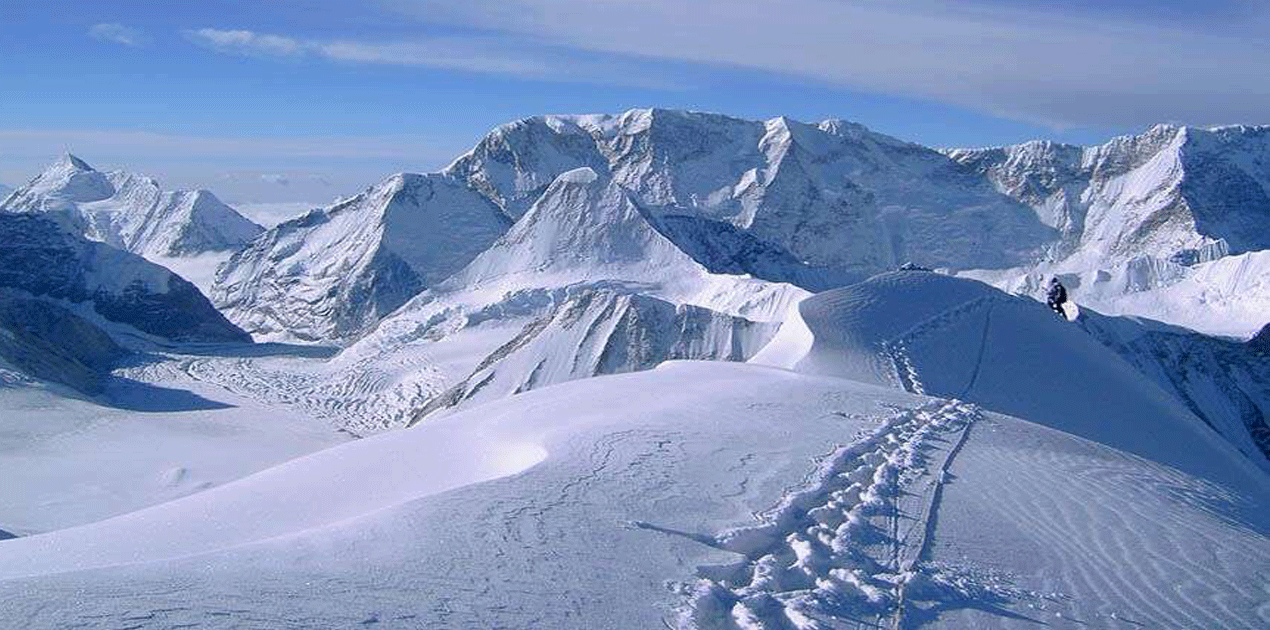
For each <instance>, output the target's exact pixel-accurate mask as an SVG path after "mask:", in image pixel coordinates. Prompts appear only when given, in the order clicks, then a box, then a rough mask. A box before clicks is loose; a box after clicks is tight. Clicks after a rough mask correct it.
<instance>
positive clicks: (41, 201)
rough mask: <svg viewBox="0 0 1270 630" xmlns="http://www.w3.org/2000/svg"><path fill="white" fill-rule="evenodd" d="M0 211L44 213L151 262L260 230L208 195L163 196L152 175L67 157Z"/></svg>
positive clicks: (242, 239) (221, 246) (218, 248)
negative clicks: (104, 167) (100, 168)
mask: <svg viewBox="0 0 1270 630" xmlns="http://www.w3.org/2000/svg"><path fill="white" fill-rule="evenodd" d="M0 211H4V212H35V213H42V214H46V215H48V216H49V218H51V219H53V220H55V221H57V222H58V223H59V224H61V225H62V226H63V227H64V228H66V229H68V230H70V231H72V232H75V233H77V234H80V235H82V236H84V237H85V238H88V239H90V240H95V241H101V242H104V243H107V244H110V245H113V246H115V247H119V248H121V249H125V250H127V251H130V252H133V253H135V254H140V255H142V256H145V257H147V258H150V259H152V260H155V261H157V262H166V260H165V259H167V258H170V257H187V256H195V255H200V254H204V253H208V252H227V251H229V250H233V249H236V248H238V247H241V246H242V245H244V244H246V243H247V242H248V241H250V240H251V239H253V238H255V237H256V235H258V234H259V233H260V232H261V231H262V229H263V228H261V227H260V226H258V225H256V224H255V223H252V222H251V221H250V220H248V219H247V218H245V217H243V216H242V215H240V214H238V212H237V211H235V210H234V209H233V208H230V207H229V206H227V205H225V204H224V203H221V201H220V200H219V199H217V198H216V196H215V195H214V194H212V193H211V192H209V191H206V190H179V191H164V190H162V189H161V188H160V186H159V183H158V182H157V181H156V180H154V179H153V178H150V177H146V176H143V175H136V174H133V173H127V172H124V171H110V172H101V171H98V170H96V169H94V168H93V167H92V166H90V165H89V164H88V163H87V162H85V161H84V160H82V159H80V158H78V157H76V156H74V155H72V154H70V153H67V154H65V155H63V156H62V157H60V158H58V159H57V160H56V161H54V162H53V163H52V164H51V165H49V167H48V168H47V169H45V170H44V172H43V173H41V174H40V175H38V176H36V177H35V178H34V179H32V180H31V181H30V182H29V183H28V184H27V185H25V186H23V187H22V188H20V189H18V190H16V191H14V192H13V194H12V195H10V196H8V197H7V198H5V199H4V200H3V201H0Z"/></svg>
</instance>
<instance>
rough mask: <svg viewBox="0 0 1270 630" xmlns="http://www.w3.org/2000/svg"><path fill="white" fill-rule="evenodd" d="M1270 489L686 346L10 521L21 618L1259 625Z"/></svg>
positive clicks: (12, 614) (10, 574) (5, 547)
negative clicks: (200, 480) (40, 521)
mask: <svg viewBox="0 0 1270 630" xmlns="http://www.w3.org/2000/svg"><path fill="white" fill-rule="evenodd" d="M1140 439H1141V440H1143V441H1150V440H1154V439H1156V438H1155V437H1153V436H1150V435H1146V434H1143V435H1141V436H1140ZM1215 465H1217V466H1221V465H1224V466H1226V467H1227V468H1226V469H1227V471H1228V472H1231V473H1232V474H1231V475H1229V477H1230V478H1236V477H1238V474H1237V472H1236V471H1234V470H1233V469H1235V468H1237V467H1238V465H1237V464H1236V463H1234V460H1233V459H1227V460H1224V462H1218V463H1217V464H1215ZM1244 482H1245V483H1233V482H1218V481H1213V480H1212V479H1210V478H1204V477H1196V476H1194V475H1191V474H1189V473H1188V472H1186V471H1184V470H1179V469H1177V468H1173V467H1170V466H1168V465H1165V464H1160V463H1158V462H1154V461H1151V460H1148V459H1143V458H1141V457H1137V456H1134V455H1131V454H1128V453H1125V452H1123V451H1118V450H1116V449H1113V448H1110V447H1108V446H1106V445H1103V444H1099V443H1096V442H1092V441H1089V440H1084V439H1080V438H1078V437H1074V436H1072V435H1069V434H1064V433H1062V432H1060V431H1056V430H1052V429H1047V428H1044V427H1040V426H1037V425H1035V424H1032V423H1030V422H1027V421H1023V420H1019V419H1014V418H1009V417H1005V416H999V415H996V414H993V413H990V412H987V411H985V410H983V409H979V408H976V407H975V406H973V405H970V404H967V403H962V402H957V401H946V400H933V399H930V398H926V397H920V396H914V395H912V394H908V393H905V392H901V391H898V390H894V389H886V388H879V387H875V386H869V385H864V384H860V383H857V382H852V381H847V380H841V379H836V378H824V377H817V376H810V375H806V374H797V373H793V372H789V371H785V370H773V369H769V368H761V367H757V366H752V365H739V364H729V363H721V362H675V363H669V364H666V365H663V366H662V367H660V368H658V369H655V370H651V371H645V372H640V373H634V374H623V375H615V376H606V377H599V378H593V379H584V380H580V381H576V382H571V383H565V384H561V385H556V386H552V387H545V388H542V389H537V390H534V391H531V392H527V393H525V394H522V395H520V396H516V397H512V398H507V399H503V400H499V401H495V402H491V403H489V404H485V405H480V406H477V407H473V408H471V409H467V410H463V411H460V412H457V413H455V414H452V415H449V416H447V417H444V418H438V419H436V420H433V421H429V422H426V423H423V424H421V425H419V426H417V427H414V428H412V429H408V430H404V431H395V432H390V433H386V434H383V435H380V436H376V437H373V438H368V439H364V440H358V441H355V442H352V443H348V444H344V445H341V446H338V447H335V448H332V449H330V450H327V451H323V452H319V453H315V454H313V455H309V456H307V457H303V458H300V459H297V460H293V461H291V462H288V463H286V464H283V465H281V466H277V467H275V468H272V469H269V470H266V471H263V472H261V473H258V474H255V475H252V476H250V477H247V478H245V479H242V480H240V481H238V482H234V483H229V484H225V485H223V486H219V487H217V488H213V489H211V490H207V491H204V492H200V493H198V494H194V495H191V496H188V497H185V498H182V499H179V500H177V501H174V502H171V503H167V504H164V505H160V506H156V507H153V508H149V509H146V510H141V511H138V512H134V513H131V514H126V515H122V516H119V517H115V518H112V519H108V520H105V521H101V522H98V523H93V524H90V525H86V526H82V527H77V528H71V529H65V530H61V531H55V532H49V533H46V534H41V535H36V536H27V537H22V538H18V539H15V540H8V541H4V542H3V543H0V575H2V576H3V578H0V610H4V611H5V614H6V616H7V618H8V619H12V620H15V622H16V623H17V625H20V626H22V627H30V628H53V627H65V626H75V625H77V626H81V627H86V628H114V627H121V626H123V627H126V626H127V625H129V624H131V625H137V624H141V625H143V626H144V625H147V624H149V625H154V626H157V627H171V626H183V625H190V624H196V625H201V626H206V627H211V628H230V627H242V626H244V625H247V626H261V627H275V626H285V625H298V626H310V627H313V626H338V627H344V626H356V625H358V624H364V625H379V626H384V627H394V628H416V627H443V628H473V627H508V628H521V627H553V628H603V627H623V628H626V627H635V628H656V627H663V626H667V625H670V626H672V627H673V626H674V625H675V623H676V622H679V623H680V625H681V626H683V627H699V628H728V629H732V630H734V629H735V628H738V627H754V628H785V629H788V628H801V629H809V628H835V627H844V626H847V627H849V626H850V625H851V624H857V625H858V624H867V625H869V626H871V627H915V626H920V625H927V624H931V625H935V626H937V627H965V628H982V627H1035V626H1036V625H1037V624H1038V623H1044V624H1046V625H1048V626H1054V627H1067V626H1068V624H1074V625H1081V626H1089V627H1116V626H1118V625H1121V624H1127V625H1130V626H1145V627H1179V628H1194V629H1197V630H1198V629H1201V628H1213V627H1222V628H1258V627H1261V626H1263V625H1264V623H1265V622H1266V621H1267V617H1266V611H1265V609H1264V595H1265V594H1264V590H1263V588H1262V586H1261V581H1260V580H1259V577H1258V575H1257V572H1258V571H1259V570H1260V569H1261V567H1264V566H1265V563H1266V562H1267V561H1270V549H1268V548H1267V546H1266V545H1265V541H1264V534H1263V533H1262V532H1265V531H1266V530H1267V526H1268V525H1270V523H1267V521H1266V514H1265V512H1264V510H1259V509H1257V508H1258V506H1263V505H1264V504H1265V502H1266V501H1267V500H1270V496H1267V494H1266V489H1265V485H1264V477H1258V478H1256V479H1252V480H1248V479H1245V480H1244ZM1249 482H1251V483H1249ZM314 497H320V500H315V499H314ZM756 514H757V515H759V518H758V519H757V520H756V519H755V516H754V515H756ZM984 515H989V516H987V517H984ZM698 567H700V568H699V569H698ZM698 571H699V572H700V573H698ZM55 604H56V605H55ZM746 624H749V625H746Z"/></svg>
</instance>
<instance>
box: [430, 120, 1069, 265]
mask: <svg viewBox="0 0 1270 630" xmlns="http://www.w3.org/2000/svg"><path fill="white" fill-rule="evenodd" d="M575 168H591V169H593V170H595V171H596V172H599V173H602V174H603V175H604V176H606V177H611V178H612V179H613V180H614V181H616V182H618V183H619V184H621V185H622V186H623V187H624V188H625V189H626V190H628V191H630V194H631V195H632V196H633V198H634V200H635V201H636V202H637V203H638V204H640V205H641V206H643V207H645V208H647V209H648V211H649V212H650V213H652V215H654V216H656V217H662V216H667V215H682V216H691V217H698V218H701V219H703V220H707V221H717V222H722V223H727V224H730V225H732V226H734V227H736V228H737V229H740V230H742V231H743V232H745V233H746V234H748V235H750V236H752V237H754V238H757V239H759V240H760V241H761V242H763V243H764V244H765V246H766V247H767V248H773V249H775V250H783V251H786V252H789V254H790V255H792V256H793V257H794V259H795V260H797V261H798V262H799V264H798V265H795V266H794V267H791V268H787V269H782V268H781V267H777V266H773V265H771V263H774V262H777V261H776V259H771V260H770V261H769V264H768V265H764V266H753V267H751V268H750V269H747V271H751V272H754V271H760V272H763V273H770V274H771V275H770V276H766V275H765V276H763V277H769V278H770V279H780V280H785V279H789V278H793V277H796V276H797V274H800V273H807V271H806V270H803V269H802V268H803V267H806V268H808V269H820V268H825V269H826V271H821V272H820V273H821V274H824V273H845V272H846V271H851V272H854V273H856V274H867V273H872V272H876V271H879V270H882V269H885V268H889V267H893V266H894V265H896V264H898V263H900V262H903V261H905V260H909V259H914V260H918V261H919V262H922V263H924V264H927V265H945V266H952V267H956V268H974V267H1004V266H1011V265H1015V264H1020V263H1022V262H1024V261H1027V260H1029V259H1030V257H1031V256H1033V255H1035V254H1036V253H1037V252H1038V251H1039V248H1040V247H1041V246H1042V245H1044V244H1045V243H1046V242H1047V241H1049V240H1050V239H1051V238H1053V233H1052V231H1051V230H1050V229H1049V228H1047V227H1046V226H1044V225H1042V224H1041V223H1040V221H1038V220H1037V218H1036V216H1035V213H1034V212H1033V211H1032V210H1031V209H1030V208H1028V207H1026V206H1024V205H1022V204H1020V203H1018V202H1016V201H1014V200H1013V199H1010V198H1009V197H1007V196H1005V195H1002V194H1000V193H998V192H997V191H996V190H994V189H993V188H992V186H991V185H990V184H989V183H988V181H987V180H986V179H984V178H982V177H978V176H976V175H975V174H974V173H973V172H971V171H970V170H969V169H966V168H964V167H962V166H961V165H959V164H957V163H956V162H953V161H952V160H950V159H948V158H947V157H945V156H943V155H942V154H940V153H938V152H936V151H933V150H930V149H926V148H924V147H920V146H918V145H914V144H908V143H904V142H901V141H899V140H896V139H894V138H890V137H887V136H884V135H881V134H877V133H874V132H871V131H869V130H867V129H865V128H864V127H861V126H859V125H854V124H851V123H845V122H842V121H826V122H823V123H820V124H819V125H808V124H803V123H798V122H795V121H792V120H789V119H786V118H776V119H772V120H769V121H767V122H755V121H746V120H740V119H735V118H729V117H727V116H720V115H715V114H702V113H695V112H678V111H668V110H660V109H653V110H632V111H628V112H626V113H624V114H621V115H618V116H545V117H536V118H527V119H524V120H521V121H517V122H515V123H511V124H508V125H504V126H502V127H500V128H498V129H496V130H495V131H494V132H493V133H491V134H490V135H489V136H487V137H486V138H485V139H484V140H482V141H481V142H480V143H479V144H478V145H477V146H476V148H474V149H473V150H472V151H471V152H469V153H468V154H467V155H464V156H463V157H460V158H459V159H458V160H456V161H455V163H454V164H452V165H451V166H450V167H449V168H448V169H447V172H448V173H451V174H453V175H455V176H458V177H461V178H463V179H465V180H466V181H468V182H470V183H471V185H472V186H473V187H475V188H476V189H477V190H481V191H482V192H484V193H485V194H486V195H488V196H489V197H490V198H491V199H493V200H494V201H495V202H497V203H499V204H500V206H501V207H502V208H503V209H504V210H505V211H506V212H507V213H508V214H510V215H512V216H520V215H521V214H522V213H524V212H526V211H527V210H528V208H530V207H531V206H532V205H533V204H534V203H535V202H536V201H537V200H538V198H539V197H540V196H541V194H542V193H543V192H544V191H545V190H546V189H547V186H548V185H549V184H550V182H552V181H553V180H554V179H555V177H557V176H558V175H560V174H561V173H564V172H566V171H569V170H571V169H575ZM681 236H683V237H684V238H685V239H686V238H688V237H690V235H688V234H681ZM683 247H684V249H685V250H687V251H689V253H691V254H693V255H694V256H696V255H701V254H702V253H704V252H703V249H702V248H703V247H704V248H706V250H709V249H710V246H709V244H705V245H702V244H692V243H684V244H683ZM702 262H704V263H706V264H708V265H709V264H713V263H711V261H708V260H703V261H702ZM782 266H783V265H782Z"/></svg>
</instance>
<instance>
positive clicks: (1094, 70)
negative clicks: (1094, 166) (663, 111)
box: [379, 0, 1270, 127]
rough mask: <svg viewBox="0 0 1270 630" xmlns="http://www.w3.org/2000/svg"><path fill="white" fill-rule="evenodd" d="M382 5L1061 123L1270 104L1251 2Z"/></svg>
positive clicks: (1208, 120)
mask: <svg viewBox="0 0 1270 630" xmlns="http://www.w3.org/2000/svg"><path fill="white" fill-rule="evenodd" d="M379 2H380V4H381V5H382V6H384V7H387V8H389V9H391V10H394V11H396V12H398V13H399V14H401V15H403V16H405V17H406V18H407V19H409V18H411V17H413V18H414V19H417V20H418V21H419V22H420V23H421V24H423V23H428V24H438V23H439V24H445V25H448V26H453V27H462V28H469V29H470V28H478V29H485V30H488V31H490V32H498V33H504V34H506V36H508V37H532V38H535V39H536V40H538V41H543V42H548V43H551V44H553V45H556V46H560V47H564V48H571V49H573V50H576V51H592V52H597V53H604V54H611V55H626V56H630V57H632V58H655V59H662V60H673V61H677V62H687V63H695V64H717V65H721V66H727V67H741V68H749V69H753V70H758V71H762V72H773V73H778V74H785V75H789V76H797V77H803V78H810V79H813V80H819V81H823V82H826V83H829V84H836V85H840V86H844V87H848V88H851V89H857V90H862V91H868V92H875V93H882V94H891V95H897V96H905V97H915V98H920V99H928V100H932V101H937V102H943V103H950V104H954V105H960V106H964V107H969V108H971V109H975V110H978V111H983V112H986V113H989V114H994V115H1000V116H1005V117H1009V118H1014V119H1019V120H1027V121H1030V122H1036V123H1042V124H1046V125H1050V126H1054V127H1064V126H1081V125H1141V124H1147V123H1151V122H1159V121H1163V120H1177V121H1182V122H1187V123H1191V124H1219V123H1226V122H1254V123H1256V122H1267V120H1266V115H1267V114H1266V112H1270V88H1268V87H1266V86H1267V85H1270V83H1267V82H1266V81H1265V80H1264V68H1265V67H1266V66H1267V65H1270V46H1266V41H1267V40H1266V35H1265V33H1266V32H1267V29H1270V6H1267V5H1266V4H1265V3H1256V2H1249V1H1246V0H1212V1H1211V2H1199V1H1197V0H1196V1H1184V0H1161V2H1156V3H1151V2H1145V1H1142V0H1136V1H1135V2H1134V6H1135V7H1136V9H1135V10H1133V11H1124V10H1112V9H1109V8H1107V6H1106V5H1112V4H1116V3H1098V2H1093V1H1091V0H1080V1H1078V2H1059V1H1057V0H852V1H844V0H750V1H747V2H736V1H735V0H697V1H694V2H684V1H683V0H596V1H595V2H575V1H573V0H500V2H497V3H492V2H463V3H459V2H451V1H446V0H379ZM1159 4H1163V5H1165V7H1164V8H1167V9H1168V11H1167V14H1165V13H1162V12H1161V10H1160V9H1159V7H1157V5H1159ZM1166 18H1167V19H1166Z"/></svg>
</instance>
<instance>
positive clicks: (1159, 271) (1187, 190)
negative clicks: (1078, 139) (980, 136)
mask: <svg viewBox="0 0 1270 630" xmlns="http://www.w3.org/2000/svg"><path fill="white" fill-rule="evenodd" d="M947 154H948V155H949V156H950V157H951V158H952V159H954V160H956V161H957V162H959V163H961V164H964V165H966V166H968V167H970V168H972V169H974V170H975V171H976V172H979V173H981V174H983V175H984V176H986V177H987V178H988V179H990V180H991V181H992V182H993V183H994V185H996V187H997V188H998V189H999V190H1001V191H1002V192H1003V193H1004V194H1006V195H1009V196H1010V197H1012V198H1015V199H1018V200H1019V201H1021V202H1023V203H1026V204H1028V205H1030V206H1032V207H1033V208H1036V209H1037V212H1038V216H1040V217H1041V219H1042V220H1043V221H1044V222H1045V223H1046V224H1047V225H1050V226H1053V227H1055V228H1056V229H1058V230H1059V231H1060V233H1061V234H1062V238H1061V240H1060V241H1059V242H1057V243H1055V245H1054V247H1053V248H1052V250H1051V251H1050V253H1049V255H1048V256H1047V257H1046V258H1045V259H1043V260H1039V261H1037V263H1036V264H1033V265H1029V266H1025V267H1021V268H1019V269H1016V270H1013V271H996V270H992V271H977V272H972V273H970V274H968V275H971V276H972V277H977V278H981V279H984V280H987V281H990V282H992V283H993V284H994V285H996V286H998V287H1001V288H1003V289H1006V290H1009V291H1014V292H1021V293H1029V294H1031V293H1034V292H1035V291H1036V290H1037V287H1038V286H1040V285H1041V284H1042V283H1044V282H1046V281H1047V278H1048V277H1049V276H1053V275H1058V276H1060V277H1062V278H1063V279H1064V282H1065V283H1067V284H1068V285H1069V290H1070V292H1071V294H1072V295H1073V296H1074V297H1075V298H1076V299H1077V300H1079V301H1082V302H1084V303H1087V304H1089V305H1091V306H1094V307H1095V308H1098V309H1100V310H1103V311H1106V312H1110V313H1116V314H1122V313H1123V314H1135V315H1142V316H1147V317H1154V318H1157V319H1163V320H1167V321H1170V322H1173V323H1177V324H1181V325H1186V326H1191V327H1194V328H1196V329H1198V330H1201V331H1204V332H1208V333H1211V334H1223V335H1234V336H1243V337H1246V336H1249V335H1251V334H1252V332H1254V331H1256V330H1257V329H1259V328H1260V327H1261V325H1262V324H1264V323H1265V321H1264V319H1265V316H1264V315H1263V314H1262V313H1263V312H1264V310H1265V309H1264V306H1265V303H1266V302H1267V300H1270V292H1268V291H1267V290H1266V288H1265V287H1261V286H1248V287H1245V288H1244V290H1240V291H1239V292H1238V293H1232V292H1228V291H1226V290H1225V287H1227V286H1230V285H1232V284H1234V283H1237V282H1238V278H1241V277H1245V276H1246V274H1245V273H1243V272H1241V271H1239V270H1238V269H1237V268H1238V267H1243V266H1245V265H1247V264H1249V263H1250V261H1251V260H1253V259H1252V258H1247V259H1241V258H1240V256H1241V255H1243V256H1255V254H1256V253H1258V252H1260V251H1261V250H1266V249H1268V248H1270V240H1267V238H1266V237H1265V235H1266V234H1267V233H1268V232H1267V229H1268V228H1270V220H1268V219H1267V217H1270V127H1247V126H1237V127H1218V128H1213V129H1196V128H1190V127H1176V126H1171V125H1157V126H1156V127H1153V128H1152V129H1150V130H1149V131H1147V132H1145V133H1143V134H1140V135H1135V136H1122V137H1119V138H1116V139H1113V140H1112V141H1110V142H1108V143H1106V144H1104V145H1100V146H1095V147H1088V148H1082V147H1075V146H1069V145H1060V144H1054V143H1048V142H1030V143H1025V144H1021V145H1016V146H1011V147H1000V148H993V149H973V150H969V149H958V150H953V151H949V152H947ZM1230 254H1234V255H1235V256H1234V258H1235V260H1226V258H1227V257H1228V255H1230ZM1237 261H1238V262H1237ZM1253 264H1256V263H1253Z"/></svg>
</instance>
